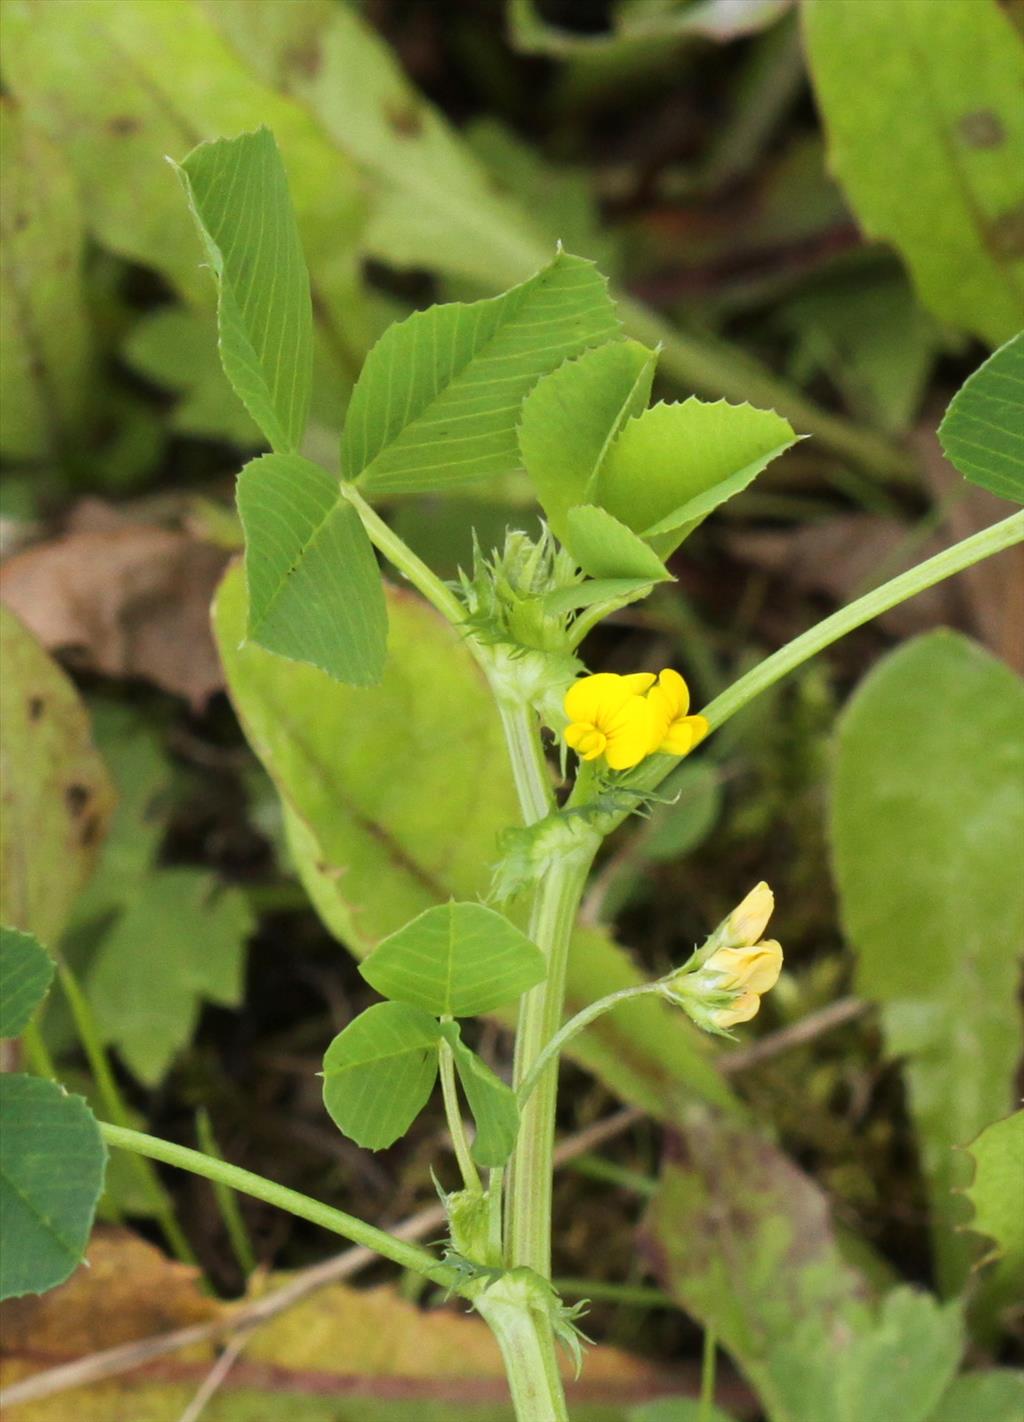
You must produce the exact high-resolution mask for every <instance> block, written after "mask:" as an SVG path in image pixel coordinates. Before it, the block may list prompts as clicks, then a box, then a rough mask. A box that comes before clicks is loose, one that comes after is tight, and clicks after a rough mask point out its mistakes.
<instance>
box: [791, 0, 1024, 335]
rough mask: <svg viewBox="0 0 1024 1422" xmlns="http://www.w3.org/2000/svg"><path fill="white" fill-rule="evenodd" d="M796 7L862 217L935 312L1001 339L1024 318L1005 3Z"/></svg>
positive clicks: (1020, 72)
mask: <svg viewBox="0 0 1024 1422" xmlns="http://www.w3.org/2000/svg"><path fill="white" fill-rule="evenodd" d="M801 13H802V15H803V21H804V35H805V40H806V47H807V56H808V60H809V62H810V69H811V78H812V80H813V82H814V88H815V92H816V95H817V100H818V105H819V107H820V109H821V112H822V117H823V119H824V123H825V128H826V131H827V133H828V138H829V152H830V160H831V166H832V170H833V172H834V173H835V174H836V176H837V177H838V178H839V181H840V182H841V183H842V185H843V187H844V188H845V190H846V192H847V194H848V195H849V197H850V200H851V202H852V204H853V208H854V211H855V212H856V214H857V216H858V218H859V219H860V222H861V224H862V226H863V227H864V229H865V230H866V231H867V232H868V233H869V234H870V235H871V236H873V237H880V238H883V239H885V240H886V241H889V242H892V243H893V244H894V246H895V247H896V248H897V250H898V251H899V253H900V255H901V256H902V257H903V259H904V260H905V261H906V263H907V265H908V267H909V268H910V272H911V274H912V276H913V278H914V282H915V285H916V287H917V289H918V291H919V293H920V295H921V299H922V301H924V303H925V304H926V305H928V306H930V307H931V309H932V310H933V311H935V312H936V314H937V315H939V316H941V317H943V318H944V319H945V320H947V321H949V322H951V323H952V324H953V325H956V326H959V327H961V328H963V329H965V330H968V331H972V332H974V334H975V335H977V336H980V337H981V338H982V339H983V340H986V341H988V342H989V343H990V344H992V345H998V344H999V342H1001V341H1005V340H1006V339H1007V338H1008V337H1009V336H1011V335H1013V333H1014V332H1015V331H1017V330H1018V329H1019V328H1020V326H1021V325H1022V324H1024V243H1022V241H1021V221H1020V204H1021V200H1022V198H1024V185H1022V179H1021V173H1022V171H1024V106H1022V105H1021V102H1020V87H1021V84H1022V82H1024V48H1022V43H1021V38H1020V35H1019V34H1018V33H1017V30H1016V29H1015V27H1014V25H1013V23H1012V21H1011V20H1010V17H1009V15H1007V14H1006V13H1005V12H1004V11H1003V9H1002V8H1001V6H1000V5H999V4H998V3H997V0H942V4H941V5H928V4H916V3H912V4H908V3H906V0H872V3H871V4H870V5H865V4H864V3H863V0H807V3H805V4H804V5H803V6H802V7H801ZM966 54H969V55H970V64H965V63H964V56H965V55H966ZM866 75H870V76H871V82H870V83H866V82H865V76H866ZM909 194H912V195H913V196H912V198H911V199H910V200H908V195H909Z"/></svg>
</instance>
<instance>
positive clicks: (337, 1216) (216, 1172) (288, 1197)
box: [99, 1121, 461, 1293]
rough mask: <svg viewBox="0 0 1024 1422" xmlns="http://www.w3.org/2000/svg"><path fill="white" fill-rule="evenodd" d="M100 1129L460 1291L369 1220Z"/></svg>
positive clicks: (191, 1153)
mask: <svg viewBox="0 0 1024 1422" xmlns="http://www.w3.org/2000/svg"><path fill="white" fill-rule="evenodd" d="M99 1127H100V1132H101V1134H102V1136H103V1139H104V1140H105V1141H106V1142H107V1144H108V1145H111V1146H115V1147H117V1148H118V1149H120V1150H128V1151H132V1152H133V1153H134V1154H135V1155H141V1156H145V1157H147V1158H148V1159H150V1160H159V1161H162V1162H163V1163H164V1164H165V1165H173V1166H176V1167H177V1168H178V1169H179V1170H188V1171H191V1173H192V1174H193V1175H201V1176H202V1177H203V1178H204V1179H205V1180H213V1181H216V1182H219V1183H220V1184H222V1185H225V1186H227V1188H228V1189H229V1190H237V1191H239V1193H240V1194H242V1195H251V1196H252V1197H253V1199H255V1200H263V1201H264V1202H265V1203H266V1204H268V1205H275V1206H276V1207H277V1208H278V1209H280V1210H287V1211H288V1213H289V1214H292V1215H297V1216H298V1218H299V1219H303V1220H309V1222H310V1223H311V1224H315V1225H319V1226H320V1227H321V1228H322V1229H326V1230H330V1231H331V1233H332V1234H340V1235H341V1236H342V1238H344V1239H348V1240H351V1241H352V1243H353V1244H361V1245H363V1246H364V1247H365V1248H367V1249H372V1250H373V1251H374V1252H375V1253H377V1254H380V1255H381V1256H382V1257H383V1258H384V1259H390V1260H391V1262H392V1263H393V1264H397V1265H399V1267H400V1268H402V1269H410V1270H412V1271H413V1272H414V1273H416V1274H422V1275H423V1277H424V1278H426V1279H430V1280H431V1282H432V1283H435V1284H440V1285H441V1287H442V1288H445V1289H448V1290H450V1291H451V1292H453V1293H460V1292H461V1287H460V1282H459V1278H458V1275H457V1274H456V1272H455V1270H453V1269H451V1268H450V1267H449V1266H448V1265H447V1264H442V1263H441V1261H440V1260H438V1259H435V1258H434V1256H433V1255H432V1254H430V1253H428V1252H427V1250H425V1249H421V1248H420V1247H419V1246H418V1245H415V1244H406V1243H405V1241H404V1240H400V1239H396V1238H395V1237H394V1236H393V1235H390V1234H387V1233H386V1232H385V1231H384V1230H381V1229H377V1228H376V1227H375V1226H374V1225H370V1224H367V1223H366V1221H365V1220H360V1219H357V1218H356V1217H355V1215H348V1214H345V1212H344V1211H343V1210H336V1209H334V1208H333V1207H332V1206H331V1205H324V1204H322V1203H321V1202H320V1201H319V1200H313V1199H311V1198H310V1197H309V1196H308V1195H302V1194H300V1193H299V1191H298V1190H289V1189H288V1187H287V1186H285V1185H278V1184H276V1183H275V1182H274V1181H273V1180H267V1179H266V1178H265V1177H264V1176H262V1175H254V1174H253V1172H252V1171H251V1170H242V1169H241V1168H240V1167H239V1166H237V1165H229V1164H228V1163H227V1162H226V1161H223V1160H217V1159H216V1157H214V1156H211V1155H204V1154H203V1153H202V1152H201V1151H198V1150H190V1149H189V1147H188V1146H182V1145H176V1144H175V1143H174V1142H173V1141H163V1140H159V1139H158V1138H157V1137H156V1136H147V1135H145V1134H144V1133H143V1132H142V1131H131V1130H126V1129H125V1128H124V1127H122V1126H114V1125H111V1123H110V1122H109V1121H100V1122H99Z"/></svg>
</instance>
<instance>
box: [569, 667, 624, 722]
mask: <svg viewBox="0 0 1024 1422" xmlns="http://www.w3.org/2000/svg"><path fill="white" fill-rule="evenodd" d="M621 682H622V677H620V676H616V675H615V673H614V672H598V673H597V675H596V676H584V677H580V679H579V681H574V682H573V684H572V686H570V688H569V690H568V691H567V692H566V693H565V703H564V704H565V714H566V715H567V716H568V718H569V720H570V721H588V722H590V724H591V725H594V724H596V722H597V718H598V715H599V714H600V710H601V707H602V706H603V705H604V704H605V703H606V702H607V701H608V700H609V698H614V700H615V704H616V705H618V704H619V702H620V701H621V700H622V699H623V698H624V697H625V696H628V695H629V694H630V693H629V691H628V690H627V691H625V692H623V691H622V690H621Z"/></svg>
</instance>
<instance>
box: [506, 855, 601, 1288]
mask: <svg viewBox="0 0 1024 1422" xmlns="http://www.w3.org/2000/svg"><path fill="white" fill-rule="evenodd" d="M599 844H600V840H599V839H598V838H597V837H596V836H595V837H594V839H593V842H592V843H591V844H590V845H589V846H588V847H587V849H585V850H584V851H582V852H579V853H577V854H576V855H574V856H573V857H571V858H567V859H563V860H561V861H560V862H557V863H554V864H552V865H551V867H550V869H549V870H548V872H547V875H546V877H545V879H544V881H543V883H542V884H541V886H540V889H539V891H538V894H537V900H536V904H535V907H534V912H533V915H532V918H531V922H530V937H531V938H532V939H533V941H534V942H535V943H536V944H537V946H538V948H540V949H541V951H542V952H543V953H544V956H545V958H546V959H547V965H548V971H547V976H546V978H545V979H544V981H543V982H542V983H540V984H539V985H538V986H537V987H535V988H532V989H531V990H530V991H529V992H528V993H526V994H525V995H524V997H523V1000H522V1005H521V1006H520V1009H519V1026H518V1031H517V1034H516V1057H515V1083H516V1087H517V1089H518V1087H519V1085H520V1084H521V1083H522V1082H524V1081H525V1080H526V1079H527V1077H528V1076H529V1075H530V1073H531V1072H532V1070H533V1067H534V1063H535V1062H536V1061H537V1060H538V1058H539V1057H540V1056H541V1054H542V1053H543V1051H544V1049H545V1047H546V1046H547V1044H548V1043H549V1042H550V1040H551V1038H552V1037H554V1035H555V1033H556V1032H557V1031H558V1029H559V1027H560V1026H561V1022H562V1012H563V1009H564V1003H565V977H566V969H567V966H568V961H569V944H570V940H571V938H572V930H573V927H574V925H575V922H576V914H577V911H578V910H579V904H580V899H581V897H582V894H583V888H584V885H585V884H586V881H587V874H588V872H589V870H590V866H591V863H592V862H593V858H594V855H595V854H596V852H597V848H598V845H599ZM557 1092H558V1063H557V1061H553V1060H550V1061H548V1062H547V1064H546V1066H544V1067H543V1068H542V1069H541V1071H540V1072H539V1073H538V1075H537V1079H536V1082H535V1084H534V1087H533V1090H532V1094H531V1096H530V1099H529V1101H527V1103H526V1106H525V1108H524V1110H523V1112H522V1114H521V1116H520V1121H519V1137H518V1140H517V1142H516V1150H515V1155H514V1156H513V1158H512V1184H511V1188H510V1190H509V1195H508V1200H509V1204H508V1221H507V1232H506V1239H507V1253H508V1263H509V1265H510V1266H511V1267H513V1268H515V1267H519V1266H525V1267H526V1268H529V1269H533V1270H535V1272H536V1273H538V1274H540V1275H541V1277H542V1278H545V1279H547V1278H550V1276H551V1173H552V1152H553V1149H554V1135H555V1099H556V1096H557Z"/></svg>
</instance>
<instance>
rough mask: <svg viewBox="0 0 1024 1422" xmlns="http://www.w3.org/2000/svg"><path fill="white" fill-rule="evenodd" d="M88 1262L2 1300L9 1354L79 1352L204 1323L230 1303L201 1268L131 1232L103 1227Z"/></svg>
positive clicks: (5, 1344) (44, 1355) (5, 1345)
mask: <svg viewBox="0 0 1024 1422" xmlns="http://www.w3.org/2000/svg"><path fill="white" fill-rule="evenodd" d="M87 1259H88V1264H87V1266H86V1267H83V1268H81V1269H77V1270H76V1271H75V1273H74V1274H72V1276H71V1278H70V1279H69V1280H68V1281H67V1283H66V1284H62V1285H61V1287H60V1288H59V1289H53V1290H51V1292H50V1293H48V1294H42V1295H41V1296H39V1297H26V1298H22V1299H12V1300H10V1302H8V1303H5V1304H4V1305H3V1307H2V1309H0V1318H2V1319H3V1353H4V1355H5V1356H8V1357H10V1356H13V1355H15V1354H26V1355H27V1354H31V1355H33V1356H35V1357H37V1358H60V1359H62V1360H63V1359H65V1358H68V1357H80V1356H83V1355H84V1354H86V1353H93V1352H95V1351H96V1350H97V1349H99V1348H113V1347H116V1346H117V1344H119V1343H130V1342H134V1340H135V1339H137V1338H146V1337H148V1336H149V1334H151V1333H162V1332H163V1331H164V1330H165V1329H169V1328H182V1327H184V1326H185V1325H186V1324H189V1323H202V1322H204V1321H205V1320H207V1319H210V1318H215V1317H217V1315H218V1314H219V1313H220V1312H221V1311H222V1310H223V1308H224V1305H223V1304H220V1303H218V1302H217V1301H216V1299H213V1298H211V1297H210V1296H209V1295H208V1294H204V1293H203V1291H202V1288H201V1281H200V1275H199V1271H198V1270H197V1269H193V1268H191V1267H190V1266H189V1265H187V1264H178V1263H176V1262H175V1261H174V1260H172V1259H168V1258H166V1256H165V1255H163V1254H162V1253H161V1252H160V1250H159V1249H156V1248H154V1247H153V1245H151V1244H147V1243H146V1242H145V1240H143V1239H139V1237H138V1236H137V1235H134V1234H131V1233H130V1232H129V1231H128V1230H126V1229H119V1228H115V1227H114V1226H108V1225H99V1226H97V1228H96V1230H95V1231H94V1232H93V1237H92V1240H91V1241H90V1244H89V1251H88V1255H87Z"/></svg>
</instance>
